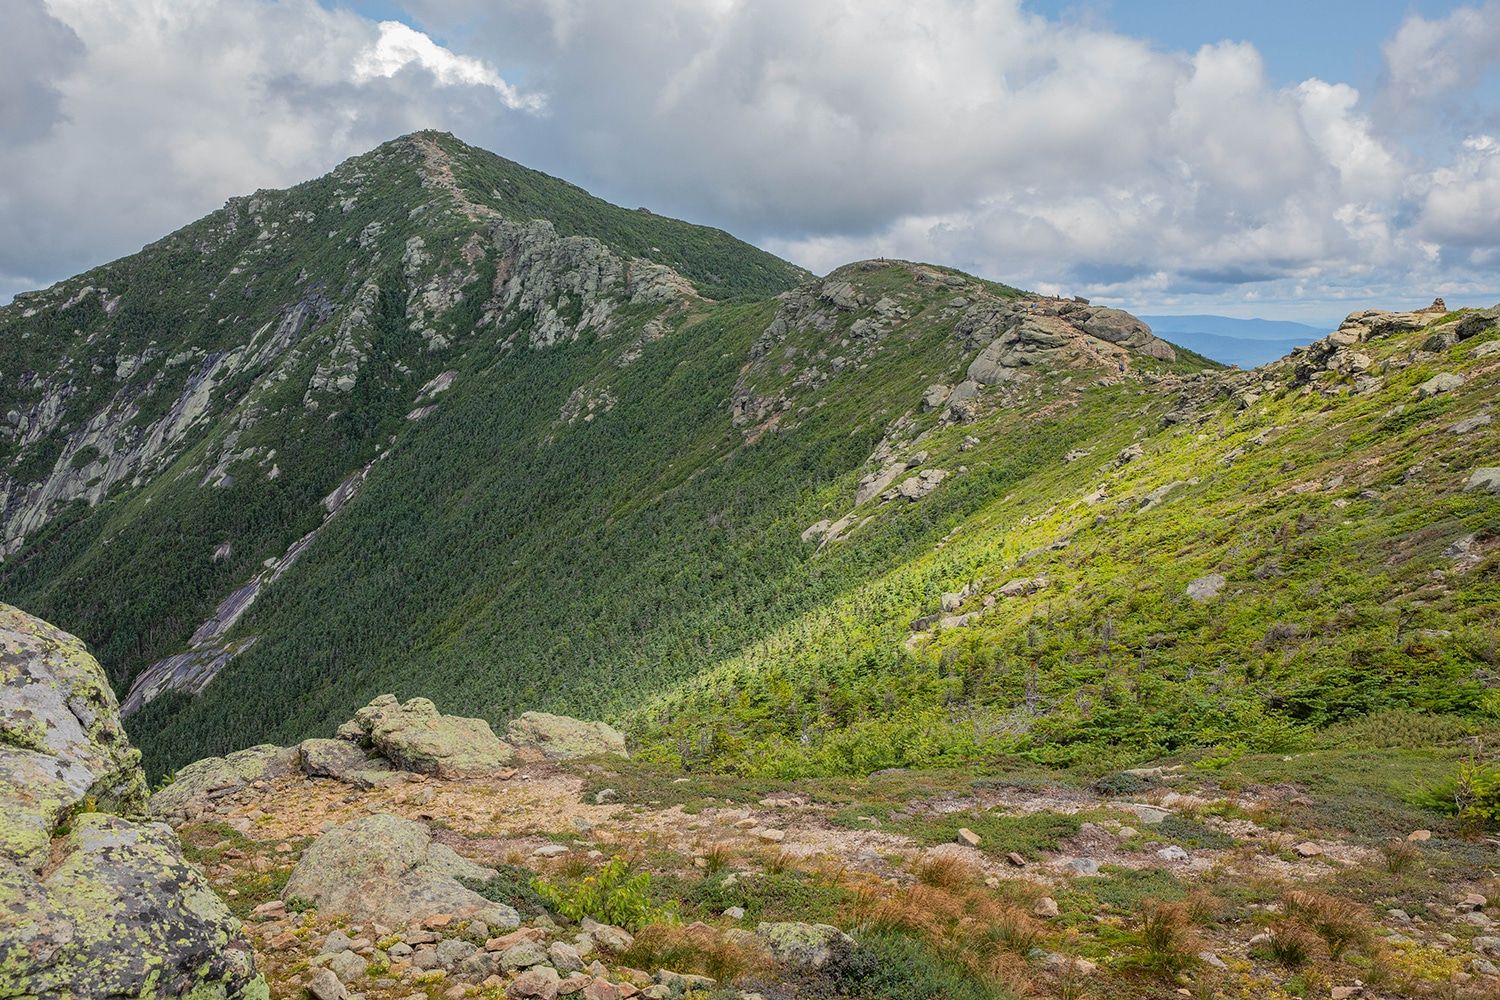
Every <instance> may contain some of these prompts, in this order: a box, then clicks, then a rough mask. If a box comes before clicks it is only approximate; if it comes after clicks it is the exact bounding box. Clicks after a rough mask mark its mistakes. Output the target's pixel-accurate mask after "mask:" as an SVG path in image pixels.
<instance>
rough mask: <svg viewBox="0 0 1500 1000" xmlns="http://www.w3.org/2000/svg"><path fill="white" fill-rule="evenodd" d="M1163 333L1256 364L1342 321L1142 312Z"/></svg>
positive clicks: (1235, 361) (1231, 361) (1202, 350)
mask: <svg viewBox="0 0 1500 1000" xmlns="http://www.w3.org/2000/svg"><path fill="white" fill-rule="evenodd" d="M1141 319H1143V320H1145V321H1146V322H1147V323H1149V324H1151V329H1152V330H1154V331H1155V332H1156V333H1157V334H1158V335H1159V336H1161V337H1163V338H1165V339H1167V340H1170V341H1171V342H1172V343H1174V344H1180V345H1182V346H1183V347H1186V348H1187V349H1188V350H1191V351H1196V352H1197V353H1199V354H1202V355H1204V356H1205V357H1209V358H1213V359H1214V360H1215V361H1218V362H1222V363H1223V364H1226V365H1239V366H1240V367H1241V368H1255V367H1258V366H1259V365H1263V364H1267V363H1269V362H1271V361H1275V360H1276V359H1277V358H1280V357H1283V356H1285V355H1286V353H1287V352H1288V351H1290V350H1291V349H1292V348H1294V347H1302V346H1304V345H1306V344H1310V343H1312V342H1313V341H1314V340H1317V339H1318V338H1319V337H1321V336H1323V335H1324V334H1326V333H1327V332H1328V331H1329V330H1332V329H1333V328H1334V327H1335V326H1337V325H1338V324H1337V323H1336V322H1333V323H1329V324H1327V326H1326V327H1322V326H1310V325H1308V324H1306V323H1293V322H1291V321H1290V320H1280V319H1234V318H1233V317H1230V316H1142V317H1141Z"/></svg>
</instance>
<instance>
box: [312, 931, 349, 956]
mask: <svg viewBox="0 0 1500 1000" xmlns="http://www.w3.org/2000/svg"><path fill="white" fill-rule="evenodd" d="M353 944H354V939H353V938H351V937H350V936H349V935H348V934H345V933H344V932H343V931H341V930H338V929H334V930H332V931H329V933H328V936H327V937H326V938H324V939H323V947H322V949H321V950H320V951H319V952H318V954H320V955H337V954H338V953H339V952H341V951H348V950H349V948H350V947H351V946H352V945H353Z"/></svg>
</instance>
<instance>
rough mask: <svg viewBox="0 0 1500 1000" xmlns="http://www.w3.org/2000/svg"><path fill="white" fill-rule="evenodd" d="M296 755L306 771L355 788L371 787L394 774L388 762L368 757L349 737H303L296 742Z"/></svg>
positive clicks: (317, 776)
mask: <svg viewBox="0 0 1500 1000" xmlns="http://www.w3.org/2000/svg"><path fill="white" fill-rule="evenodd" d="M297 755H298V761H299V763H300V764H301V767H302V770H303V772H304V773H305V774H308V775H310V776H312V777H315V778H333V779H335V780H337V781H342V782H345V783H347V784H351V785H354V786H355V787H357V788H373V787H374V786H375V785H378V784H384V783H386V782H388V781H390V780H391V779H392V778H393V777H394V772H393V771H392V770H391V765H390V763H389V762H388V761H386V760H384V759H383V758H380V757H371V756H369V755H368V754H366V753H365V752H364V751H363V750H361V749H360V748H359V747H358V746H356V745H355V744H353V743H350V742H349V741H348V740H324V739H311V740H303V741H302V742H301V743H299V744H297Z"/></svg>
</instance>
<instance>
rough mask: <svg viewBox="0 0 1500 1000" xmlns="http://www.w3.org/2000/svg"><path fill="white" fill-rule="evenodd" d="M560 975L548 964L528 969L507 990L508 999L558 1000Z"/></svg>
mask: <svg viewBox="0 0 1500 1000" xmlns="http://www.w3.org/2000/svg"><path fill="white" fill-rule="evenodd" d="M559 984H560V977H559V976H558V974H557V970H556V969H554V968H552V967H551V966H547V965H539V966H537V967H536V968H534V969H527V970H526V971H525V972H523V973H521V974H520V975H519V976H517V977H516V981H515V982H513V983H511V984H510V987H509V988H508V989H507V990H506V991H505V995H506V997H507V998H508V1000H557V995H558V986H559Z"/></svg>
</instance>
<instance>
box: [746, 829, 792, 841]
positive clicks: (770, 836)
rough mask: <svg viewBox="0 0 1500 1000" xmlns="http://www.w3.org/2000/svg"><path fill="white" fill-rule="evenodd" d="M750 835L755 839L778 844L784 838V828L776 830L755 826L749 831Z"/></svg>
mask: <svg viewBox="0 0 1500 1000" xmlns="http://www.w3.org/2000/svg"><path fill="white" fill-rule="evenodd" d="M750 836H752V837H754V838H755V839H756V840H763V841H765V842H766V843H768V844H779V843H781V842H782V841H783V840H785V839H786V831H785V830H776V829H773V828H771V827H766V826H762V827H756V828H755V829H753V830H751V831H750Z"/></svg>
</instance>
